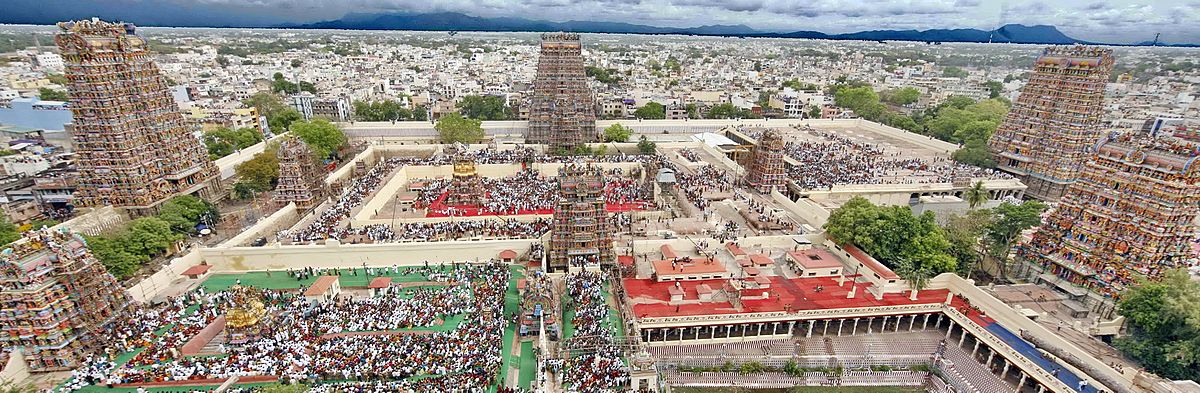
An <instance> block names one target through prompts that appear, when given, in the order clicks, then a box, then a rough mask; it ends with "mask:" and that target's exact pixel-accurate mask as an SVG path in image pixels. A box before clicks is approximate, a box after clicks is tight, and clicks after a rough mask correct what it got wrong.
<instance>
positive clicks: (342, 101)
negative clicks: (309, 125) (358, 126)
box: [291, 92, 351, 121]
mask: <svg viewBox="0 0 1200 393" xmlns="http://www.w3.org/2000/svg"><path fill="white" fill-rule="evenodd" d="M291 100H292V102H291V104H292V108H296V111H297V112H300V114H302V115H304V120H312V118H314V117H324V118H326V119H329V120H330V121H350V110H351V108H350V100H349V99H347V98H346V97H317V96H316V95H313V94H312V93H308V92H304V93H300V94H294V95H292V97H291Z"/></svg>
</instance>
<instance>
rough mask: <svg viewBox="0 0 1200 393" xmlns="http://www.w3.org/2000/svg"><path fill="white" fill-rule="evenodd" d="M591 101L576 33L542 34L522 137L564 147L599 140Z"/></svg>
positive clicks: (581, 48) (593, 106)
mask: <svg viewBox="0 0 1200 393" xmlns="http://www.w3.org/2000/svg"><path fill="white" fill-rule="evenodd" d="M593 101H594V99H593V97H592V92H591V91H590V90H589V89H588V86H587V74H586V73H585V72H584V68H583V47H582V44H581V43H580V42H579V34H576V33H546V34H542V52H541V57H539V58H538V68H537V77H536V78H535V79H534V81H533V91H532V93H531V94H530V108H529V134H528V135H526V137H525V140H526V141H527V142H529V143H544V144H549V145H551V146H552V147H556V148H564V149H571V148H574V147H575V146H577V145H579V144H581V143H589V142H599V141H600V133H599V132H597V131H596V106H595V104H594V103H593Z"/></svg>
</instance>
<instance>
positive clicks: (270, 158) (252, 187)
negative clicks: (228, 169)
mask: <svg viewBox="0 0 1200 393" xmlns="http://www.w3.org/2000/svg"><path fill="white" fill-rule="evenodd" d="M233 170H234V173H235V174H237V177H238V183H237V184H242V186H241V187H242V189H241V190H240V193H244V192H249V193H250V194H253V193H259V192H263V191H267V190H271V189H274V188H275V182H276V181H278V180H279V157H278V156H277V155H276V153H275V150H272V149H267V150H266V151H263V152H261V153H258V154H255V155H254V157H252V158H250V159H249V160H246V162H243V163H241V164H238V166H237V167H235V168H234V169H233ZM237 184H235V185H234V187H235V188H236V187H238V186H237ZM247 196H248V195H247Z"/></svg>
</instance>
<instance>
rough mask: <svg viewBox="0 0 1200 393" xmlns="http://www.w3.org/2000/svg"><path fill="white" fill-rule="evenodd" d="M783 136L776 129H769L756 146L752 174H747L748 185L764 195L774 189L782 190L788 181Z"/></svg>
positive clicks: (751, 167)
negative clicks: (784, 160)
mask: <svg viewBox="0 0 1200 393" xmlns="http://www.w3.org/2000/svg"><path fill="white" fill-rule="evenodd" d="M783 146H784V144H783V136H782V135H780V134H779V131H777V130H775V129H767V130H766V131H764V132H763V134H762V137H761V138H759V140H758V144H757V145H755V146H754V155H753V157H752V158H751V159H750V172H749V173H747V174H746V183H748V184H749V185H750V187H752V188H754V189H756V190H758V191H759V192H762V193H770V192H771V190H772V189H775V188H780V189H781V190H780V191H782V188H783V184H784V182H785V181H787V168H786V167H785V166H784V162H783Z"/></svg>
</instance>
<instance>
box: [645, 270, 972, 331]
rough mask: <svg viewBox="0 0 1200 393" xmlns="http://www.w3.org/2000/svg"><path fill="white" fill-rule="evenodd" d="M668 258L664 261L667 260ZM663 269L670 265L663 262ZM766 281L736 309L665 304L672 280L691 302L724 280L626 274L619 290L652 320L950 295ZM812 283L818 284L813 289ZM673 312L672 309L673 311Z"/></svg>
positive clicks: (824, 280)
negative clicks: (759, 296) (759, 295)
mask: <svg viewBox="0 0 1200 393" xmlns="http://www.w3.org/2000/svg"><path fill="white" fill-rule="evenodd" d="M668 262H669V261H668ZM667 267H668V268H669V267H670V265H668V266H667ZM767 278H769V279H770V280H771V284H770V288H769V289H767V291H768V292H770V293H771V296H770V297H769V298H768V299H763V300H743V301H742V309H741V310H737V309H734V308H733V305H731V304H730V303H728V302H716V303H697V304H680V305H673V304H670V300H671V296H670V292H669V291H670V289H671V288H674V287H675V285H676V284H677V283H678V285H679V288H681V289H682V290H683V292H684V299H685V300H697V299H698V298H699V292H698V291H697V287H698V286H700V285H708V287H710V288H723V287H724V286H725V283H726V281H727V280H697V281H682V282H675V281H672V282H661V283H660V282H656V281H654V280H651V279H636V278H627V279H625V280H624V284H625V291H626V293H628V294H629V299H630V301H631V303H632V305H633V312H634V315H636V316H637V317H638V318H657V317H674V316H694V315H729V314H749V313H761V312H775V311H785V310H791V311H798V310H823V309H838V308H865V307H879V306H894V305H910V304H934V303H942V302H945V301H946V295H947V294H948V293H950V291H949V290H946V289H926V290H922V291H918V292H917V300H910V299H909V292H908V291H903V292H901V293H889V294H885V295H883V299H881V300H876V299H875V296H874V295H872V294H871V293H870V292H867V288H869V287H870V286H871V284H870V283H854V284H852V282H851V281H846V283H845V286H843V287H839V286H838V280H837V278H836V277H813V278H793V279H788V278H784V277H779V276H773V277H767ZM851 285H855V286H857V287H858V291H857V293H856V296H855V297H854V298H852V299H847V298H846V296H847V295H848V294H849V293H850V288H851ZM817 287H821V290H820V291H817ZM677 310H678V311H677Z"/></svg>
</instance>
